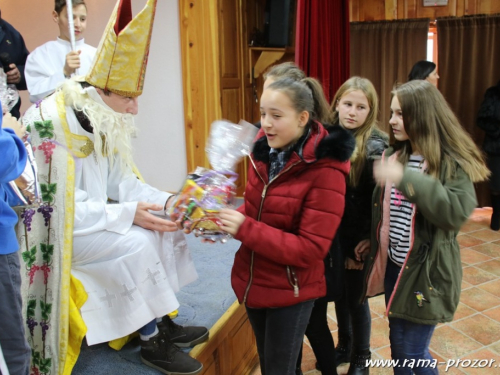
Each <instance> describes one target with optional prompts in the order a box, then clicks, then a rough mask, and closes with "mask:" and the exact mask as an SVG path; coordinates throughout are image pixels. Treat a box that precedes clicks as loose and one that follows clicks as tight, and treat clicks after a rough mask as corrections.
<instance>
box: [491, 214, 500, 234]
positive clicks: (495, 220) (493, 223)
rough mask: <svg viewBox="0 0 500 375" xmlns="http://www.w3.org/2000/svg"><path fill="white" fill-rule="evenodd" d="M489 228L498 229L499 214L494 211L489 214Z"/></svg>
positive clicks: (499, 223)
mask: <svg viewBox="0 0 500 375" xmlns="http://www.w3.org/2000/svg"><path fill="white" fill-rule="evenodd" d="M490 228H491V230H495V231H497V230H499V229H500V214H499V213H496V212H494V213H493V214H492V215H491V222H490Z"/></svg>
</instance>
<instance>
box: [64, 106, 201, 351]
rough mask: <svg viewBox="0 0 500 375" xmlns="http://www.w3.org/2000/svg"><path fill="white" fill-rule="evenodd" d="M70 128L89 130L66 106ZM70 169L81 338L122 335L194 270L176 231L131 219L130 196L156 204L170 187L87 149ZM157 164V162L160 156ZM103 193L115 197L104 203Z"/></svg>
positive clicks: (163, 303)
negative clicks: (81, 293) (83, 295)
mask: <svg viewBox="0 0 500 375" xmlns="http://www.w3.org/2000/svg"><path fill="white" fill-rule="evenodd" d="M66 114H67V116H66V118H67V120H68V124H69V128H70V130H71V132H72V133H76V134H79V135H83V136H86V137H88V138H90V139H91V140H92V141H93V140H94V136H93V134H91V133H88V132H87V131H85V130H84V129H83V128H82V127H81V125H80V124H79V123H78V120H77V119H76V116H75V114H74V112H73V110H72V109H71V108H70V107H66ZM79 160H80V161H81V165H78V164H77V165H76V168H75V169H76V170H75V222H74V238H73V260H72V274H73V276H75V277H76V278H77V279H78V280H80V281H81V282H82V284H83V286H84V287H85V290H86V292H87V293H88V300H87V302H86V303H85V304H84V305H83V307H82V309H81V313H82V317H83V320H84V321H85V324H86V326H87V329H88V331H87V335H86V336H87V342H88V344H89V345H93V344H97V343H100V342H105V341H110V340H113V339H116V338H120V337H123V336H126V335H128V334H130V333H132V332H134V331H136V330H137V329H139V328H141V327H142V326H144V325H145V324H147V323H149V322H150V321H151V320H153V319H155V318H159V317H162V316H164V315H166V314H167V313H170V312H172V311H173V310H175V309H177V308H178V306H179V303H178V301H177V299H176V297H175V292H177V291H179V289H180V288H181V287H182V286H184V285H186V284H188V283H190V282H192V281H194V280H196V278H197V277H198V275H197V273H196V270H195V268H194V264H193V262H192V259H191V255H190V253H189V250H188V249H187V243H186V240H185V237H184V234H183V233H182V232H181V231H177V232H173V233H171V232H165V233H158V232H153V231H150V230H146V229H143V228H141V227H138V226H136V225H133V220H134V215H135V210H136V207H137V202H139V201H143V202H149V203H156V204H159V205H161V206H162V207H163V206H164V205H165V202H166V201H167V199H168V197H169V196H170V194H168V193H165V192H161V191H159V190H157V189H155V188H152V187H150V186H149V185H147V184H145V183H143V182H141V181H140V180H139V179H138V178H137V177H136V176H135V175H134V174H133V173H132V171H131V170H128V171H126V172H123V171H122V168H121V167H120V163H119V162H115V163H114V164H113V166H112V167H111V166H110V165H109V163H108V158H106V157H103V156H102V155H96V153H95V151H94V152H92V154H91V155H89V156H88V157H86V158H83V159H79ZM160 165H161V164H160ZM108 198H109V199H111V200H113V201H116V202H119V203H111V204H110V203H108Z"/></svg>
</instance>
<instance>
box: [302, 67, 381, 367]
mask: <svg viewBox="0 0 500 375" xmlns="http://www.w3.org/2000/svg"><path fill="white" fill-rule="evenodd" d="M332 109H333V110H334V112H333V113H334V123H336V124H339V125H340V126H342V127H343V128H345V129H347V130H348V131H349V132H351V133H352V134H353V135H354V138H355V139H356V151H355V152H354V154H353V155H352V156H351V171H350V173H349V177H348V179H347V191H346V206H345V212H344V216H343V217H342V222H341V223H340V227H339V230H338V232H337V238H336V239H337V241H338V242H337V244H338V246H339V248H340V251H341V252H342V254H343V258H344V259H345V262H342V263H341V264H340V267H344V264H345V270H339V269H338V265H337V268H335V265H334V267H333V270H334V271H335V272H339V273H342V274H343V275H344V283H343V285H342V286H343V288H344V293H343V295H342V297H341V298H340V299H337V300H335V312H336V315H337V324H338V336H339V342H338V345H337V351H336V362H337V365H338V364H340V363H342V362H351V365H350V367H349V371H348V374H349V375H351V374H356V375H359V374H368V372H369V370H368V368H367V367H366V360H367V359H370V330H371V315H370V308H369V305H368V301H367V300H365V301H364V302H363V303H360V300H361V299H362V295H361V293H362V291H363V274H362V269H363V262H362V261H357V260H356V256H355V252H356V251H358V252H362V251H363V249H365V248H367V247H368V246H369V243H370V241H369V238H370V224H371V197H372V193H373V189H374V187H375V181H374V180H373V161H374V160H375V159H377V158H379V157H380V155H381V154H382V152H383V151H384V149H385V148H386V147H387V146H388V140H389V137H388V136H387V134H385V133H383V132H382V131H380V130H378V128H377V113H378V97H377V92H376V90H375V87H373V84H372V83H371V82H370V81H369V80H368V79H366V78H360V77H352V78H350V79H349V80H347V81H346V82H345V83H344V84H343V85H342V86H341V87H340V88H339V90H338V91H337V93H336V94H335V97H334V98H333V101H332ZM334 244H335V242H334ZM341 271H344V272H341ZM311 345H312V342H311ZM351 348H352V349H353V350H352V356H351ZM313 349H314V346H313ZM318 364H319V365H320V367H321V369H322V365H321V363H318Z"/></svg>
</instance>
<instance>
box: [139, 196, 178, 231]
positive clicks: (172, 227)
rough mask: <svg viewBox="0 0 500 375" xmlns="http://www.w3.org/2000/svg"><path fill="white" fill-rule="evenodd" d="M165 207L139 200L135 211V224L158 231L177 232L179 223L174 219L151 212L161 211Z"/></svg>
mask: <svg viewBox="0 0 500 375" xmlns="http://www.w3.org/2000/svg"><path fill="white" fill-rule="evenodd" d="M162 209H163V207H162V206H161V205H159V204H153V203H146V202H139V203H137V209H136V211H135V217H134V224H135V225H138V226H140V227H142V228H144V229H149V230H155V231H157V232H175V231H176V230H177V229H178V228H177V224H176V223H174V222H173V221H170V220H166V219H163V218H161V217H159V216H157V215H153V214H152V213H150V212H149V210H152V211H160V210H162Z"/></svg>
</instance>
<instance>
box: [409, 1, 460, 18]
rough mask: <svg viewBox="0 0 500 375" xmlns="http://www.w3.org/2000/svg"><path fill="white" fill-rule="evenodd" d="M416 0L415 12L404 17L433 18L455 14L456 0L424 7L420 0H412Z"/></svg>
mask: <svg viewBox="0 0 500 375" xmlns="http://www.w3.org/2000/svg"><path fill="white" fill-rule="evenodd" d="M412 1H415V2H416V12H415V15H414V16H412V17H406V18H430V19H431V20H435V19H436V18H438V17H449V16H457V1H461V2H462V1H463V0H448V5H445V6H438V7H424V5H423V1H422V0H412Z"/></svg>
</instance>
